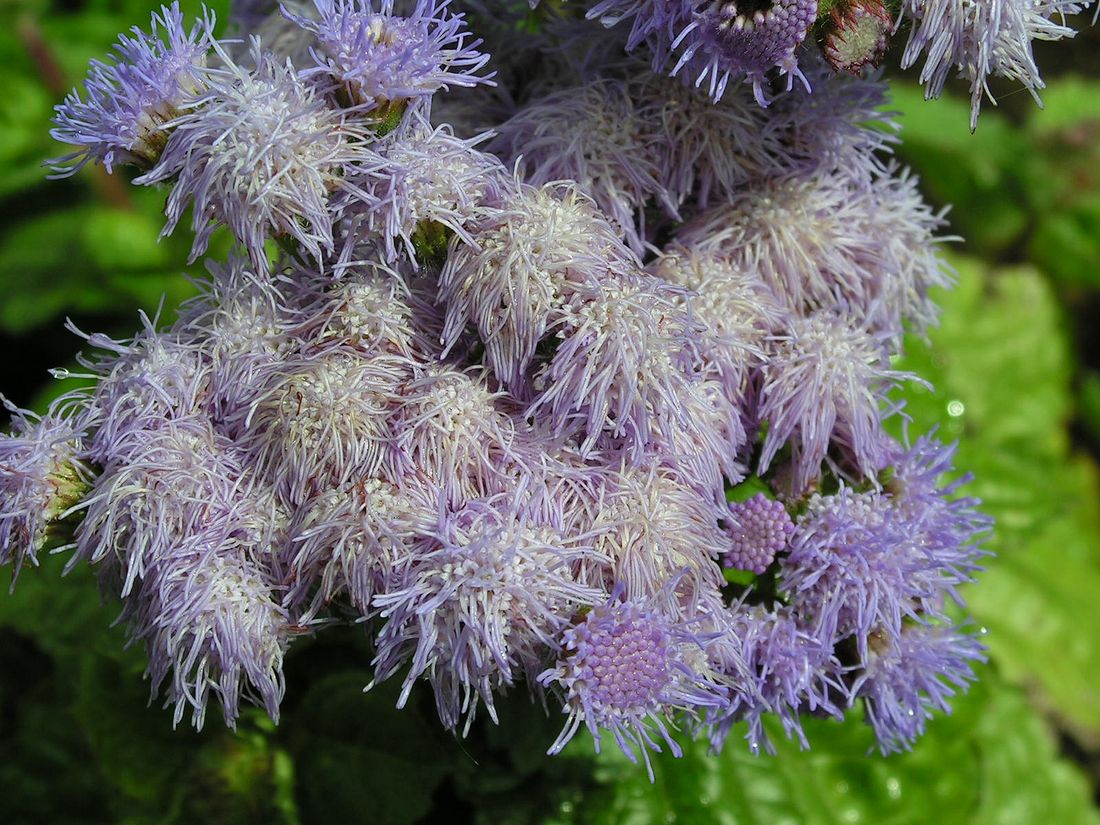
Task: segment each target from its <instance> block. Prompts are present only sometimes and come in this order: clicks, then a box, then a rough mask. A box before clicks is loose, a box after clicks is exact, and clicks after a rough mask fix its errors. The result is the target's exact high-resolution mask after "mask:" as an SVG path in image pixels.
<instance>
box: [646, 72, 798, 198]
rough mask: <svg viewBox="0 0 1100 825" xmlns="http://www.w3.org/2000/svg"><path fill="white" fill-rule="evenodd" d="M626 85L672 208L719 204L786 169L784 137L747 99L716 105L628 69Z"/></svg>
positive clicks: (672, 82) (731, 97)
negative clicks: (758, 181)
mask: <svg viewBox="0 0 1100 825" xmlns="http://www.w3.org/2000/svg"><path fill="white" fill-rule="evenodd" d="M626 82H627V84H628V89H629V92H630V98H631V99H632V100H633V101H635V104H634V105H635V107H636V109H637V113H638V115H637V116H638V117H639V118H641V119H642V120H643V122H644V126H645V131H644V132H643V138H644V143H645V144H646V145H647V146H648V148H649V151H650V152H651V153H652V155H653V162H654V165H655V166H656V168H657V174H658V181H659V183H660V186H661V190H659V191H662V192H664V191H667V192H668V197H669V198H670V199H671V201H672V203H673V204H675V205H676V207H678V208H679V207H681V206H682V205H683V204H685V203H689V202H690V203H693V204H694V205H695V206H696V207H697V208H705V207H707V206H711V205H714V204H717V203H722V202H724V201H725V200H726V199H727V198H729V197H730V196H732V195H733V194H734V193H735V192H737V190H738V189H739V188H741V187H742V186H744V185H745V184H746V183H747V182H748V181H750V180H752V179H754V178H759V177H766V176H769V175H772V174H775V173H776V171H777V170H779V169H782V168H783V166H784V158H785V156H786V155H787V154H788V152H789V150H788V149H787V148H786V147H784V145H783V143H782V141H781V138H782V137H783V134H782V131H781V130H778V129H775V128H773V127H771V126H770V121H771V117H770V115H769V112H768V111H766V110H764V109H761V108H760V107H759V106H758V105H757V104H756V102H755V101H754V100H753V99H752V97H751V95H748V94H742V93H741V90H740V89H733V90H730V91H729V92H728V93H727V94H726V95H725V96H724V97H723V98H722V100H721V101H718V102H715V101H713V100H711V99H709V98H707V97H706V96H705V95H703V94H702V93H701V92H700V91H699V90H697V89H695V88H693V87H691V86H685V85H684V84H683V83H681V82H680V81H679V80H677V79H673V78H669V77H666V76H664V75H661V74H658V73H656V72H653V71H650V70H649V68H648V67H646V66H644V65H631V66H630V67H629V73H628V76H627V81H626ZM672 214H675V213H672Z"/></svg>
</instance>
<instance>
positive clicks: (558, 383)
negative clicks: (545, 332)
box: [528, 276, 703, 460]
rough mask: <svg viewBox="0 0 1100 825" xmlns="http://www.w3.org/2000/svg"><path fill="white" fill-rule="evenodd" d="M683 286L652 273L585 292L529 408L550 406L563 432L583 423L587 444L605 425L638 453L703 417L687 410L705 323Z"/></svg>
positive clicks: (569, 314) (572, 308)
mask: <svg viewBox="0 0 1100 825" xmlns="http://www.w3.org/2000/svg"><path fill="white" fill-rule="evenodd" d="M676 293H677V289H676V288H674V287H672V286H670V285H669V284H667V283H665V282H663V281H660V280H659V279H656V278H652V277H648V276H639V277H635V278H622V279H617V280H614V281H609V282H608V283H607V284H604V285H600V286H594V287H592V288H590V289H587V290H585V291H584V292H583V293H581V292H578V295H577V298H576V299H574V300H573V301H572V302H570V304H569V305H568V306H567V307H566V308H565V309H564V311H563V313H562V315H563V320H562V323H561V326H560V328H559V330H558V332H557V337H558V338H560V339H561V342H560V343H559V344H558V348H557V352H555V353H554V356H553V358H552V359H551V361H550V362H549V364H547V365H546V367H545V368H544V369H543V370H542V371H541V372H540V373H539V374H538V375H536V377H535V389H536V390H537V391H538V395H537V396H536V397H535V399H534V401H533V402H532V404H531V405H530V407H529V408H528V415H534V414H537V413H539V412H540V411H542V412H545V413H546V414H547V416H548V421H549V423H550V425H551V427H552V428H553V430H554V432H555V433H557V434H564V433H567V432H573V431H577V430H580V431H581V433H582V434H583V437H582V445H581V446H582V450H590V449H591V448H592V447H593V446H594V445H595V443H596V441H597V439H598V438H599V436H600V435H601V433H604V432H606V433H607V435H609V436H611V437H613V438H621V439H624V442H625V443H624V447H625V448H626V449H627V451H628V452H629V454H630V455H631V456H632V458H633V460H641V456H642V455H643V453H644V452H645V451H646V450H647V448H648V447H649V446H650V445H652V444H654V443H661V442H664V443H667V442H668V441H669V440H671V438H672V434H673V433H674V432H675V431H676V430H678V429H680V428H688V427H692V426H701V425H703V422H700V421H699V420H698V419H696V420H691V419H692V418H693V417H692V416H690V415H689V414H688V412H687V401H688V400H689V399H690V397H691V395H692V394H693V393H695V392H696V389H695V387H694V386H693V382H692V380H691V378H690V377H689V374H688V371H689V370H690V367H691V365H692V364H693V363H694V349H693V336H694V335H695V333H696V331H697V324H696V322H695V321H694V319H693V318H692V317H691V315H690V313H689V312H687V311H685V310H684V309H682V308H681V307H679V306H677V305H676V302H675V300H674V298H673V296H674V295H675V294H676Z"/></svg>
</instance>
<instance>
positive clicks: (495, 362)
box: [439, 184, 638, 397]
mask: <svg viewBox="0 0 1100 825" xmlns="http://www.w3.org/2000/svg"><path fill="white" fill-rule="evenodd" d="M471 234H472V236H473V244H472V245H469V244H458V243H452V246H451V249H450V251H449V253H448V256H447V262H446V264H444V266H443V270H442V272H440V275H439V299H440V301H441V302H443V303H444V304H445V305H446V314H447V321H446V326H445V327H444V330H443V338H444V341H445V342H446V345H447V347H448V348H450V347H452V346H454V344H455V342H456V341H458V340H459V337H460V336H461V335H462V333H463V332H464V331H465V329H466V327H467V326H468V325H470V324H473V325H474V326H475V327H476V328H477V331H478V334H479V335H480V337H481V341H482V342H483V343H484V345H485V363H486V364H487V365H488V366H489V367H490V368H491V369H492V370H493V373H494V374H495V375H496V377H497V378H498V379H499V380H500V381H501V382H502V383H503V384H504V385H505V386H506V387H508V389H509V390H511V392H512V393H513V394H515V395H517V396H518V397H523V396H524V395H525V394H526V392H525V391H526V390H528V387H529V384H528V377H527V370H528V367H529V366H530V365H531V362H532V360H533V359H534V357H535V351H536V348H537V346H538V344H539V342H540V341H542V340H543V338H545V337H546V336H547V334H548V333H549V332H550V331H551V330H552V329H553V328H554V327H556V326H557V325H558V324H560V323H561V321H562V319H563V317H564V314H563V313H564V309H563V308H564V305H565V303H566V302H567V301H568V300H570V299H571V298H572V297H573V296H574V295H575V294H576V291H577V290H578V289H579V288H581V286H583V285H586V284H599V283H602V282H604V281H607V280H608V279H610V278H613V277H616V276H618V275H626V274H629V273H631V272H633V271H635V270H636V268H637V267H638V263H637V261H636V259H635V258H634V257H633V255H631V254H630V252H629V250H627V249H626V247H625V246H623V244H622V241H620V240H619V238H618V235H617V233H616V231H615V230H614V228H613V227H612V226H611V225H610V224H609V223H608V222H607V220H606V219H605V218H604V217H603V216H602V215H601V214H600V213H599V212H598V211H597V210H596V209H595V207H594V206H593V204H592V202H591V201H590V200H589V199H588V198H587V197H586V196H584V195H582V194H581V193H580V192H579V191H578V189H577V188H576V187H575V186H574V185H570V184H561V185H554V186H543V187H538V188H536V187H533V186H528V185H526V184H520V185H518V186H517V191H516V192H515V193H514V194H512V195H511V197H509V198H507V199H506V200H505V201H504V202H503V203H502V204H501V206H500V207H499V209H496V210H492V211H490V212H489V213H488V214H487V215H486V216H485V218H484V219H483V220H482V221H480V222H479V223H478V224H477V225H476V226H474V227H471Z"/></svg>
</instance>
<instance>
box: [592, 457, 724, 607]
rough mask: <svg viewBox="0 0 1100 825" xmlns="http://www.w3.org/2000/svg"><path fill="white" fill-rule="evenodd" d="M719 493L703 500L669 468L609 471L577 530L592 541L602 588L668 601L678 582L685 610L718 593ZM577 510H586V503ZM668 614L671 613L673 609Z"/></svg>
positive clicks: (721, 543) (721, 536)
mask: <svg viewBox="0 0 1100 825" xmlns="http://www.w3.org/2000/svg"><path fill="white" fill-rule="evenodd" d="M714 492H717V493H718V494H720V493H721V490H720V489H719V490H718V491H712V495H711V496H710V497H708V496H706V495H702V494H700V491H699V490H698V489H696V487H695V486H694V485H693V484H691V483H690V482H689V481H688V480H687V479H684V478H681V477H680V475H679V474H677V473H676V472H675V471H674V470H670V469H668V468H649V469H645V470H643V469H632V468H626V469H621V470H610V471H608V470H605V471H604V473H603V474H602V476H601V478H600V483H599V485H598V487H596V488H595V489H594V490H593V491H592V493H590V494H595V495H596V496H597V498H596V500H595V502H593V503H592V505H591V507H590V509H588V513H589V514H590V515H591V521H587V522H586V521H585V520H583V518H577V520H576V521H574V523H573V529H574V530H577V531H578V532H580V533H582V534H586V535H591V536H593V543H594V546H595V549H596V551H597V553H598V554H599V558H600V559H601V560H603V562H604V564H603V567H602V568H593V569H592V571H591V572H592V573H594V574H596V575H599V576H600V580H599V582H598V583H599V584H602V585H603V586H604V587H611V586H612V585H613V584H617V585H618V586H619V587H620V588H621V589H622V592H623V594H624V596H625V597H626V598H627V599H631V600H645V599H649V598H651V597H655V596H656V595H657V594H660V593H665V594H666V596H667V595H669V594H668V593H667V592H666V591H667V590H668V587H669V586H670V585H669V582H671V581H674V580H675V581H676V585H677V590H676V594H677V595H679V596H682V597H683V602H684V603H685V604H690V603H693V602H697V601H698V600H699V599H701V598H705V597H706V596H707V595H710V594H714V593H717V592H718V591H719V590H720V589H721V587H722V584H723V580H722V575H721V571H720V568H719V566H718V564H717V563H716V562H717V560H718V555H719V553H720V552H722V551H723V550H724V549H726V548H728V547H729V543H730V542H729V539H728V538H727V536H726V535H725V534H724V533H723V531H722V528H721V527H720V526H719V522H720V521H721V519H722V518H723V516H724V515H725V513H724V512H723V510H724V508H722V507H721V506H720V505H719V504H718V503H717V501H716V498H715V496H714V494H713V493H714ZM582 496H583V494H582ZM577 504H578V505H582V506H583V497H582V498H581V500H580V501H578V502H577ZM583 512H584V511H583V510H581V511H580V512H574V514H573V515H574V516H575V517H576V516H580V515H581V514H582V513H583ZM685 568H686V569H687V572H685ZM667 608H668V610H669V612H670V615H672V610H673V609H674V608H673V606H672V605H667ZM675 609H679V607H676V608H675Z"/></svg>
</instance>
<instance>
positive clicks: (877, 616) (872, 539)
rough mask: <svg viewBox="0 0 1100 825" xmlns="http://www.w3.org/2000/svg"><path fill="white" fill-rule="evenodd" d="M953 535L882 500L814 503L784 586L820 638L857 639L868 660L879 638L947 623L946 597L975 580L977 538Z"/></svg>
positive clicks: (841, 497) (798, 534)
mask: <svg viewBox="0 0 1100 825" xmlns="http://www.w3.org/2000/svg"><path fill="white" fill-rule="evenodd" d="M964 519H965V520H966V522H969V517H968V515H966V514H964ZM948 535H949V534H948V533H947V532H946V531H943V530H942V529H941V530H940V531H939V532H938V533H935V532H933V533H931V534H929V533H926V532H924V530H923V529H922V524H921V521H920V520H914V519H913V518H912V517H911V515H909V514H907V513H905V512H904V511H902V510H899V509H898V508H897V507H896V506H895V503H894V501H893V500H892V499H891V498H890V497H889V496H888V495H886V494H883V493H878V492H867V493H856V492H853V491H852V490H851V489H850V488H847V487H844V488H842V489H841V490H840V491H839V492H838V493H837V494H836V495H834V496H818V495H815V496H814V497H813V498H812V499H811V500H810V502H809V506H808V508H807V510H806V513H805V514H804V515H803V516H802V517H801V518H800V519H799V521H798V524H797V527H796V530H795V532H794V534H793V535H792V537H791V540H790V553H789V555H788V556H787V557H786V558H784V559H783V560H782V575H781V586H782V588H783V590H785V591H786V592H788V593H790V594H791V600H792V601H791V603H792V605H793V606H794V607H795V609H797V610H798V611H799V613H800V615H801V616H802V617H803V619H804V620H805V621H806V622H808V623H812V624H813V626H814V628H815V634H816V635H818V637H819V638H823V639H835V640H840V639H843V638H846V637H848V636H854V638H855V643H856V647H857V648H858V650H859V653H860V656H861V658H863V659H864V660H866V658H867V653H866V651H867V646H868V645H869V644H871V642H872V641H873V634H874V633H885V634H886V635H887V636H888V637H894V636H896V635H898V634H900V633H901V631H902V627H903V624H904V622H906V621H909V620H912V621H925V620H927V619H934V618H939V617H942V616H943V611H944V601H945V597H947V596H949V595H954V594H955V588H956V587H957V586H958V585H959V584H961V583H962V582H966V581H970V580H971V579H972V577H973V572H974V571H975V570H976V569H977V564H976V559H977V557H978V556H979V555H980V551H978V550H977V549H976V548H974V547H973V546H972V545H970V544H969V543H968V542H969V541H971V540H972V539H973V537H974V536H973V534H972V533H969V532H966V531H965V530H958V531H956V532H955V534H954V535H953V536H952V537H951V540H946V539H947V536H948ZM930 538H932V539H936V538H938V539H940V540H939V541H935V540H933V541H930V540H929V539H930ZM955 598H956V599H957V596H955Z"/></svg>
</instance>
